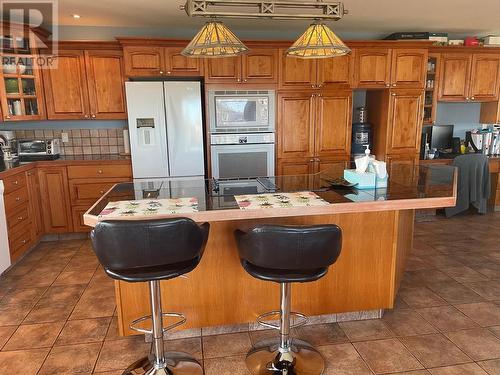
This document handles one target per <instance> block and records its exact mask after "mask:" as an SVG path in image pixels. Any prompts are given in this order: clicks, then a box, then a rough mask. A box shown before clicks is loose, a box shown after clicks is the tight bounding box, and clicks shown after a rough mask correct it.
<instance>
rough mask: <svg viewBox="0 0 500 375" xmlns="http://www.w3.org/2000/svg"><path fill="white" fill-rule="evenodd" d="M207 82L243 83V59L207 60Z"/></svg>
mask: <svg viewBox="0 0 500 375" xmlns="http://www.w3.org/2000/svg"><path fill="white" fill-rule="evenodd" d="M205 82H207V83H227V82H231V83H235V82H241V57H240V56H238V57H222V58H207V59H205Z"/></svg>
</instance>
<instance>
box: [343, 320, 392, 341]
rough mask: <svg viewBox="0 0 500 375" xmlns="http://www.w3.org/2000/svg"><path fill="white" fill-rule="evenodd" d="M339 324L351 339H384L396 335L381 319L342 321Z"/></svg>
mask: <svg viewBox="0 0 500 375" xmlns="http://www.w3.org/2000/svg"><path fill="white" fill-rule="evenodd" d="M339 325H340V328H342V330H343V331H344V332H345V334H346V335H347V337H349V340H351V341H366V340H375V339H384V338H389V337H392V336H394V334H393V333H392V332H391V330H390V329H389V328H387V326H386V325H385V323H384V322H383V321H382V320H381V319H370V320H359V321H353V322H341V323H339Z"/></svg>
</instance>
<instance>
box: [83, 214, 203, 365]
mask: <svg viewBox="0 0 500 375" xmlns="http://www.w3.org/2000/svg"><path fill="white" fill-rule="evenodd" d="M209 229H210V225H209V224H208V223H205V224H202V225H201V226H198V225H197V224H196V223H195V222H194V221H193V220H191V219H187V218H175V219H162V220H144V221H142V220H141V221H125V220H117V221H102V222H99V223H98V224H97V225H96V226H95V228H94V230H93V231H92V233H91V238H92V244H93V247H94V251H95V253H96V255H97V258H99V262H100V263H101V264H102V266H103V267H104V270H105V271H106V273H107V274H108V275H109V276H110V277H112V278H113V279H117V280H123V281H128V282H148V283H149V291H150V302H151V315H150V316H146V317H141V318H139V319H136V320H134V321H133V322H132V323H131V324H130V328H131V329H133V330H135V331H138V332H142V333H147V334H151V335H152V337H153V342H152V353H151V354H150V355H149V356H148V357H145V358H141V359H139V360H138V361H136V362H134V363H133V364H132V365H130V366H129V367H128V368H127V369H126V370H125V371H124V372H123V374H124V375H132V374H133V375H136V374H148V375H153V374H154V375H160V374H161V375H167V374H168V375H175V374H183V375H184V374H189V375H191V374H203V368H202V367H201V365H200V364H199V363H198V361H196V360H195V359H194V358H193V357H192V356H191V355H189V354H186V353H180V352H165V351H164V342H163V333H164V332H166V331H168V330H169V329H172V328H174V327H177V326H179V325H181V324H183V323H184V322H185V321H186V318H185V317H184V316H183V315H182V314H179V313H164V312H162V308H161V290H160V280H167V279H172V278H174V277H178V276H181V275H183V274H185V273H188V272H190V271H192V270H194V269H195V268H196V266H197V265H198V263H199V262H200V260H201V257H202V255H203V251H204V250H205V245H206V243H207V239H208V232H209ZM165 316H168V317H177V318H179V320H178V321H177V322H175V323H173V324H171V325H169V326H168V327H164V326H163V317H165ZM149 319H151V321H152V329H151V330H146V329H142V328H139V327H137V326H136V325H137V324H138V323H140V322H143V321H145V320H149Z"/></svg>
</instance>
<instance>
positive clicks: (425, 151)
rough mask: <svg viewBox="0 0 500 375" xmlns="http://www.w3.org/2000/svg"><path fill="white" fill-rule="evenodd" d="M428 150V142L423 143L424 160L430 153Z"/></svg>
mask: <svg viewBox="0 0 500 375" xmlns="http://www.w3.org/2000/svg"><path fill="white" fill-rule="evenodd" d="M430 152H431V149H430V147H429V144H428V143H426V144H425V150H424V160H427V159H429V154H430Z"/></svg>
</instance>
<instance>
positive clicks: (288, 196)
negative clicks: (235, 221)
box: [234, 191, 330, 210]
mask: <svg viewBox="0 0 500 375" xmlns="http://www.w3.org/2000/svg"><path fill="white" fill-rule="evenodd" d="M234 198H235V199H236V202H237V203H238V206H239V207H240V209H242V210H257V209H261V208H292V207H307V206H327V205H329V204H330V203H328V202H327V201H325V200H324V199H323V198H321V197H319V196H318V195H317V194H316V193H313V192H312V191H300V192H296V193H275V194H250V195H235V196H234Z"/></svg>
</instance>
